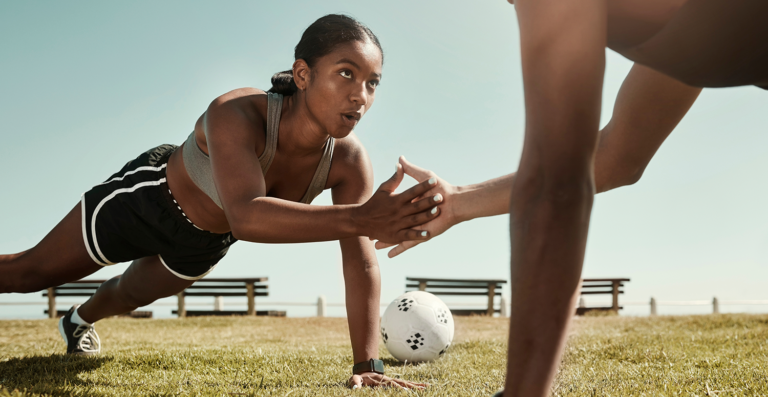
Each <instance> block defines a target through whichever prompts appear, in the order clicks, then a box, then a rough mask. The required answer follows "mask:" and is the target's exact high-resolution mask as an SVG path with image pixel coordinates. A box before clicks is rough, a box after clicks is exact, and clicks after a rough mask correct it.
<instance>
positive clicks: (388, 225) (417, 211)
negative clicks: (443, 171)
mask: <svg viewBox="0 0 768 397" xmlns="http://www.w3.org/2000/svg"><path fill="white" fill-rule="evenodd" d="M404 176H405V173H404V172H403V165H402V164H400V163H398V164H397V171H396V172H395V174H394V175H393V176H392V177H391V178H389V180H388V181H386V182H384V183H382V184H381V186H380V187H379V189H378V190H377V191H376V192H375V193H373V196H371V198H370V199H368V201H367V202H365V204H363V205H361V206H360V207H359V208H358V209H357V211H356V212H355V214H354V215H353V216H354V220H355V224H357V225H358V226H359V228H360V231H359V233H360V234H359V235H360V236H367V237H369V238H370V239H371V240H379V241H383V242H386V243H394V244H396V243H400V242H402V241H405V240H415V241H424V240H427V239H429V232H428V231H426V230H420V229H418V230H417V229H413V227H416V226H420V225H423V224H425V223H427V222H429V221H431V220H433V219H435V218H438V216H439V215H440V210H439V208H438V205H439V204H441V202H442V199H441V198H439V197H435V195H432V194H430V192H431V191H432V190H434V189H439V188H440V184H439V183H438V180H437V179H436V178H427V179H425V180H422V182H421V183H419V184H418V185H416V186H414V187H412V188H410V189H408V190H406V191H404V192H402V193H399V194H396V193H395V189H397V187H398V186H399V185H400V182H402V181H403V177H404ZM422 197H423V198H422Z"/></svg>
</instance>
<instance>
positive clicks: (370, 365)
mask: <svg viewBox="0 0 768 397" xmlns="http://www.w3.org/2000/svg"><path fill="white" fill-rule="evenodd" d="M363 372H375V373H377V374H379V375H384V361H381V360H377V359H375V358H372V359H370V360H368V361H363V362H361V363H357V364H355V365H354V366H353V367H352V374H353V375H359V374H362V373H363Z"/></svg>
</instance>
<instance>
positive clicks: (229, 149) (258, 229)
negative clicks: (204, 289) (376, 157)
mask: <svg viewBox="0 0 768 397" xmlns="http://www.w3.org/2000/svg"><path fill="white" fill-rule="evenodd" d="M245 94H247V92H246V93H245ZM245 94H243V93H242V92H237V91H235V92H233V93H229V94H226V95H224V96H222V97H219V98H217V99H216V100H215V101H214V102H213V103H212V104H211V105H210V106H209V107H208V110H207V111H206V113H205V116H204V122H203V124H204V128H205V131H206V138H207V142H206V143H207V149H208V154H209V156H210V158H211V166H212V169H213V177H214V182H215V184H216V190H217V191H218V194H219V197H220V198H221V202H222V204H223V208H224V213H225V214H226V217H227V220H228V222H229V226H230V228H231V230H232V233H233V235H234V236H235V237H236V238H237V239H239V240H245V241H252V242H260V243H300V242H314V241H331V240H339V239H343V238H349V237H355V236H369V237H375V238H377V239H380V240H383V241H389V242H400V241H403V240H421V239H426V238H427V236H428V232H425V231H417V230H413V229H411V228H412V227H414V226H417V225H421V224H424V223H426V222H428V221H429V220H431V219H434V218H435V217H437V216H438V215H439V211H433V208H434V207H435V205H437V204H439V203H434V202H430V201H429V200H426V201H425V200H422V201H419V202H411V201H412V200H413V198H415V197H418V196H420V195H422V194H424V193H426V192H427V191H429V190H430V189H432V188H434V187H435V183H434V180H433V181H429V180H427V181H424V182H423V183H420V184H419V185H417V186H414V187H413V188H411V189H408V190H407V191H405V192H402V193H400V194H395V193H394V191H395V189H396V188H397V186H398V185H399V184H400V181H401V180H402V178H403V171H402V169H401V168H398V171H397V173H396V174H395V175H393V176H392V178H390V179H389V180H388V181H386V182H384V183H383V184H382V185H381V187H379V189H378V190H376V191H375V193H374V194H373V196H371V197H370V199H369V200H367V201H366V202H365V203H356V204H347V205H333V206H316V205H312V206H310V205H306V204H301V203H295V202H291V201H287V200H280V199H276V198H272V197H266V185H265V181H264V176H263V175H262V170H261V165H260V164H259V158H258V156H257V154H256V153H255V148H256V147H257V134H256V133H254V131H258V129H262V130H263V123H262V120H261V119H260V118H259V116H258V114H255V113H254V112H253V111H251V109H252V108H253V106H252V105H251V106H249V103H248V101H249V99H248V98H247V95H245ZM336 161H337V159H336V156H334V163H335V162H336Z"/></svg>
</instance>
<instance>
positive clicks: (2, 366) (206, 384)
mask: <svg viewBox="0 0 768 397" xmlns="http://www.w3.org/2000/svg"><path fill="white" fill-rule="evenodd" d="M456 327H457V328H456V339H455V341H454V344H453V346H452V347H451V349H450V350H449V351H448V354H446V355H445V357H443V358H442V359H441V360H439V361H437V362H434V363H428V364H422V365H407V366H403V365H402V364H400V363H398V362H397V361H395V360H394V359H392V357H391V356H390V355H389V354H388V353H387V352H386V349H385V348H384V347H383V345H382V347H381V356H382V358H383V359H384V361H385V363H386V364H387V372H388V374H390V375H392V376H399V377H401V378H406V379H412V380H416V381H423V382H429V383H430V384H431V386H430V387H429V388H428V389H427V390H424V391H420V392H416V393H412V392H411V393H408V392H403V391H398V390H391V389H390V390H381V389H379V390H362V391H355V392H353V391H351V390H348V389H346V387H345V385H346V381H347V379H348V374H349V372H350V369H351V365H352V361H351V349H350V347H349V345H348V336H347V326H346V320H345V319H341V318H282V319H281V318H188V319H181V320H178V319H169V320H134V319H110V320H105V321H102V322H100V323H99V324H98V325H97V330H98V332H99V335H100V336H101V339H102V343H103V350H102V351H103V353H102V354H101V355H100V356H98V357H96V358H87V357H69V356H65V355H63V354H62V352H63V351H64V343H63V341H61V340H60V336H59V335H58V331H57V329H56V323H55V322H54V321H53V320H31V321H0V385H2V387H3V391H2V392H0V395H3V394H4V395H10V394H13V395H39V394H52V395H88V396H91V395H96V396H101V395H104V396H111V395H219V396H247V395H256V396H288V395H290V396H347V395H352V394H354V395H367V396H386V395H419V396H490V395H491V394H492V393H493V392H495V391H496V390H497V389H498V388H499V387H501V385H502V382H503V371H502V369H503V368H504V363H505V346H506V343H505V339H506V331H507V321H506V320H505V319H497V318H483V317H473V318H457V319H456ZM572 331H573V333H572V336H571V339H570V342H569V344H568V347H567V350H566V354H565V358H564V362H563V366H562V368H561V370H560V372H559V374H558V377H557V382H556V385H555V386H554V389H553V394H555V395H563V396H571V395H578V396H581V395H613V396H625V395H638V396H639V395H648V396H656V395H684V396H688V395H700V396H703V395H710V396H714V395H716V396H728V395H768V370H767V369H766V368H768V345H767V344H766V343H767V342H768V316H766V315H759V316H758V315H710V316H685V317H656V318H648V317H643V318H622V317H587V318H580V319H577V320H576V321H575V325H574V327H573V330H572ZM13 390H20V391H22V392H21V393H12V392H11V391H13Z"/></svg>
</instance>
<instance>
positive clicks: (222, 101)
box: [208, 87, 268, 120]
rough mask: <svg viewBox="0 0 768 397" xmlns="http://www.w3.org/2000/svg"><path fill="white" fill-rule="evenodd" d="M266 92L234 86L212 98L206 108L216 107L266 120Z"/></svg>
mask: <svg viewBox="0 0 768 397" xmlns="http://www.w3.org/2000/svg"><path fill="white" fill-rule="evenodd" d="M267 95H268V94H267V92H266V91H264V90H260V89H258V88H253V87H243V88H236V89H234V90H232V91H229V92H227V93H224V94H222V95H219V96H218V97H216V99H214V100H213V101H212V102H211V104H210V106H209V107H208V110H209V111H210V110H212V109H216V110H221V111H225V112H233V111H234V112H237V113H241V114H242V115H244V116H247V117H248V118H256V119H258V120H266V117H267Z"/></svg>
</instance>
